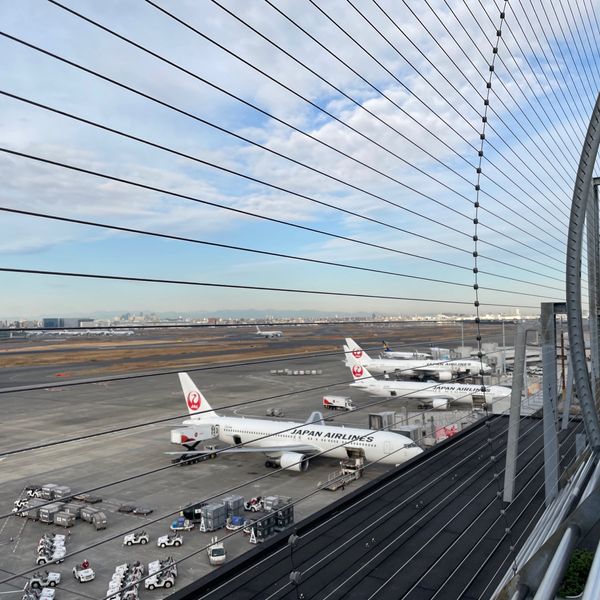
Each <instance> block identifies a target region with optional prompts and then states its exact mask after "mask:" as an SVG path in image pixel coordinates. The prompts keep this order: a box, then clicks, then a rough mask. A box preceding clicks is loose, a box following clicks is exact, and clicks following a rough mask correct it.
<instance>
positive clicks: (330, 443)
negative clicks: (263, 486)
mask: <svg viewBox="0 0 600 600" xmlns="http://www.w3.org/2000/svg"><path fill="white" fill-rule="evenodd" d="M179 381H180V382H181V387H182V389H183V394H184V397H185V401H186V404H187V407H188V412H189V413H190V418H189V419H187V420H185V421H184V422H183V424H184V425H186V426H187V427H188V429H187V431H188V433H189V434H190V435H189V439H190V440H193V437H194V434H193V431H194V428H197V429H198V431H200V430H205V429H207V426H208V429H209V431H210V432H211V434H212V435H208V436H207V437H204V439H208V438H210V437H218V438H219V440H221V441H222V442H225V443H226V444H229V445H230V447H228V448H226V449H225V450H223V451H222V452H225V453H233V452H246V453H248V452H262V453H263V454H265V455H266V457H267V461H266V463H265V466H267V467H282V468H283V469H288V470H290V471H306V469H307V468H308V463H309V460H310V457H311V455H313V454H317V453H321V452H322V453H324V456H326V457H328V458H337V459H347V458H356V457H359V456H362V457H364V458H365V459H366V460H367V461H369V462H372V461H378V462H381V463H384V464H394V465H397V464H400V463H403V462H405V461H407V460H409V459H411V458H413V457H415V456H418V455H419V454H421V453H422V452H423V450H421V448H419V447H418V446H417V445H416V444H415V443H414V442H413V441H412V440H411V439H410V438H408V437H406V436H404V435H400V434H398V433H391V432H389V431H373V430H369V429H358V428H353V427H334V426H330V425H324V424H323V415H321V413H319V412H314V413H312V414H311V416H310V417H309V418H308V420H307V421H306V422H305V423H294V422H290V421H287V422H286V421H271V420H268V419H253V418H248V419H246V418H243V417H223V416H219V415H217V413H216V412H215V411H214V410H213V409H212V408H211V406H210V404H209V403H208V402H207V400H206V398H205V397H204V396H203V395H202V392H200V390H198V388H197V387H196V385H195V384H194V382H193V381H192V380H191V378H190V376H189V375H188V374H187V373H179ZM241 444H243V446H241ZM207 453H209V452H205V451H198V452H197V451H193V450H192V451H187V452H168V453H167V454H179V455H183V454H185V455H193V454H207Z"/></svg>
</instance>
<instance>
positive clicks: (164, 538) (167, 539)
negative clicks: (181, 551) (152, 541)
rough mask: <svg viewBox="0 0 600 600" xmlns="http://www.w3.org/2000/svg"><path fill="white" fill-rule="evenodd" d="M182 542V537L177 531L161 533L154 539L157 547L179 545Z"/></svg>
mask: <svg viewBox="0 0 600 600" xmlns="http://www.w3.org/2000/svg"><path fill="white" fill-rule="evenodd" d="M182 544H183V537H181V535H180V534H178V533H170V534H168V535H161V536H160V537H159V538H158V540H156V545H157V546H158V547H159V548H166V547H167V546H176V547H179V546H181V545H182Z"/></svg>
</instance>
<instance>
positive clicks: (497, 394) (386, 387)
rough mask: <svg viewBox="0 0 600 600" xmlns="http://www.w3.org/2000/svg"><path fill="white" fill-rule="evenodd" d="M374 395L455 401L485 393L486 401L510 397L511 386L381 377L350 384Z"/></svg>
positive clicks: (465, 399) (466, 399)
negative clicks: (483, 387)
mask: <svg viewBox="0 0 600 600" xmlns="http://www.w3.org/2000/svg"><path fill="white" fill-rule="evenodd" d="M350 386H351V387H355V388H358V389H361V390H363V391H365V392H367V393H369V394H372V395H374V396H381V397H386V398H387V397H390V396H392V397H394V396H396V397H399V398H415V399H418V400H420V399H432V398H449V399H452V400H455V401H461V400H462V401H463V402H467V401H470V400H471V399H472V397H473V395H481V394H484V395H485V398H486V402H490V403H491V402H493V401H494V400H495V399H497V398H504V397H510V394H511V390H510V388H507V387H503V386H499V385H492V386H489V385H488V386H485V392H484V391H483V390H482V389H481V386H480V385H471V384H465V383H438V384H433V383H419V382H416V381H415V382H411V381H388V380H383V381H382V380H379V379H372V378H371V379H364V380H362V381H360V380H359V381H355V382H354V383H351V384H350Z"/></svg>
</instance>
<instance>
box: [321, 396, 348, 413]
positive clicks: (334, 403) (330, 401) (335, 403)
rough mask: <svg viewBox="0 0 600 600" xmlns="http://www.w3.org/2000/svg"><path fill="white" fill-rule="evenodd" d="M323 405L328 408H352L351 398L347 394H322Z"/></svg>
mask: <svg viewBox="0 0 600 600" xmlns="http://www.w3.org/2000/svg"><path fill="white" fill-rule="evenodd" d="M323 406H324V407H325V408H327V409H328V410H354V404H352V399H351V398H349V397H348V396H323Z"/></svg>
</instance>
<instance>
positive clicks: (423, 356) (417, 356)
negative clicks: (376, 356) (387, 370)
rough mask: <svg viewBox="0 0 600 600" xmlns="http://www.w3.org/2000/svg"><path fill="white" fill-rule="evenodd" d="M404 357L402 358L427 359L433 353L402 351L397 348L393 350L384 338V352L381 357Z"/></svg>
mask: <svg viewBox="0 0 600 600" xmlns="http://www.w3.org/2000/svg"><path fill="white" fill-rule="evenodd" d="M384 357H385V358H402V359H411V358H414V359H417V360H418V359H426V358H431V354H427V353H426V352H417V351H414V352H400V351H397V350H391V349H390V347H389V346H388V345H387V343H386V341H385V340H383V354H382V355H381V358H384Z"/></svg>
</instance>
